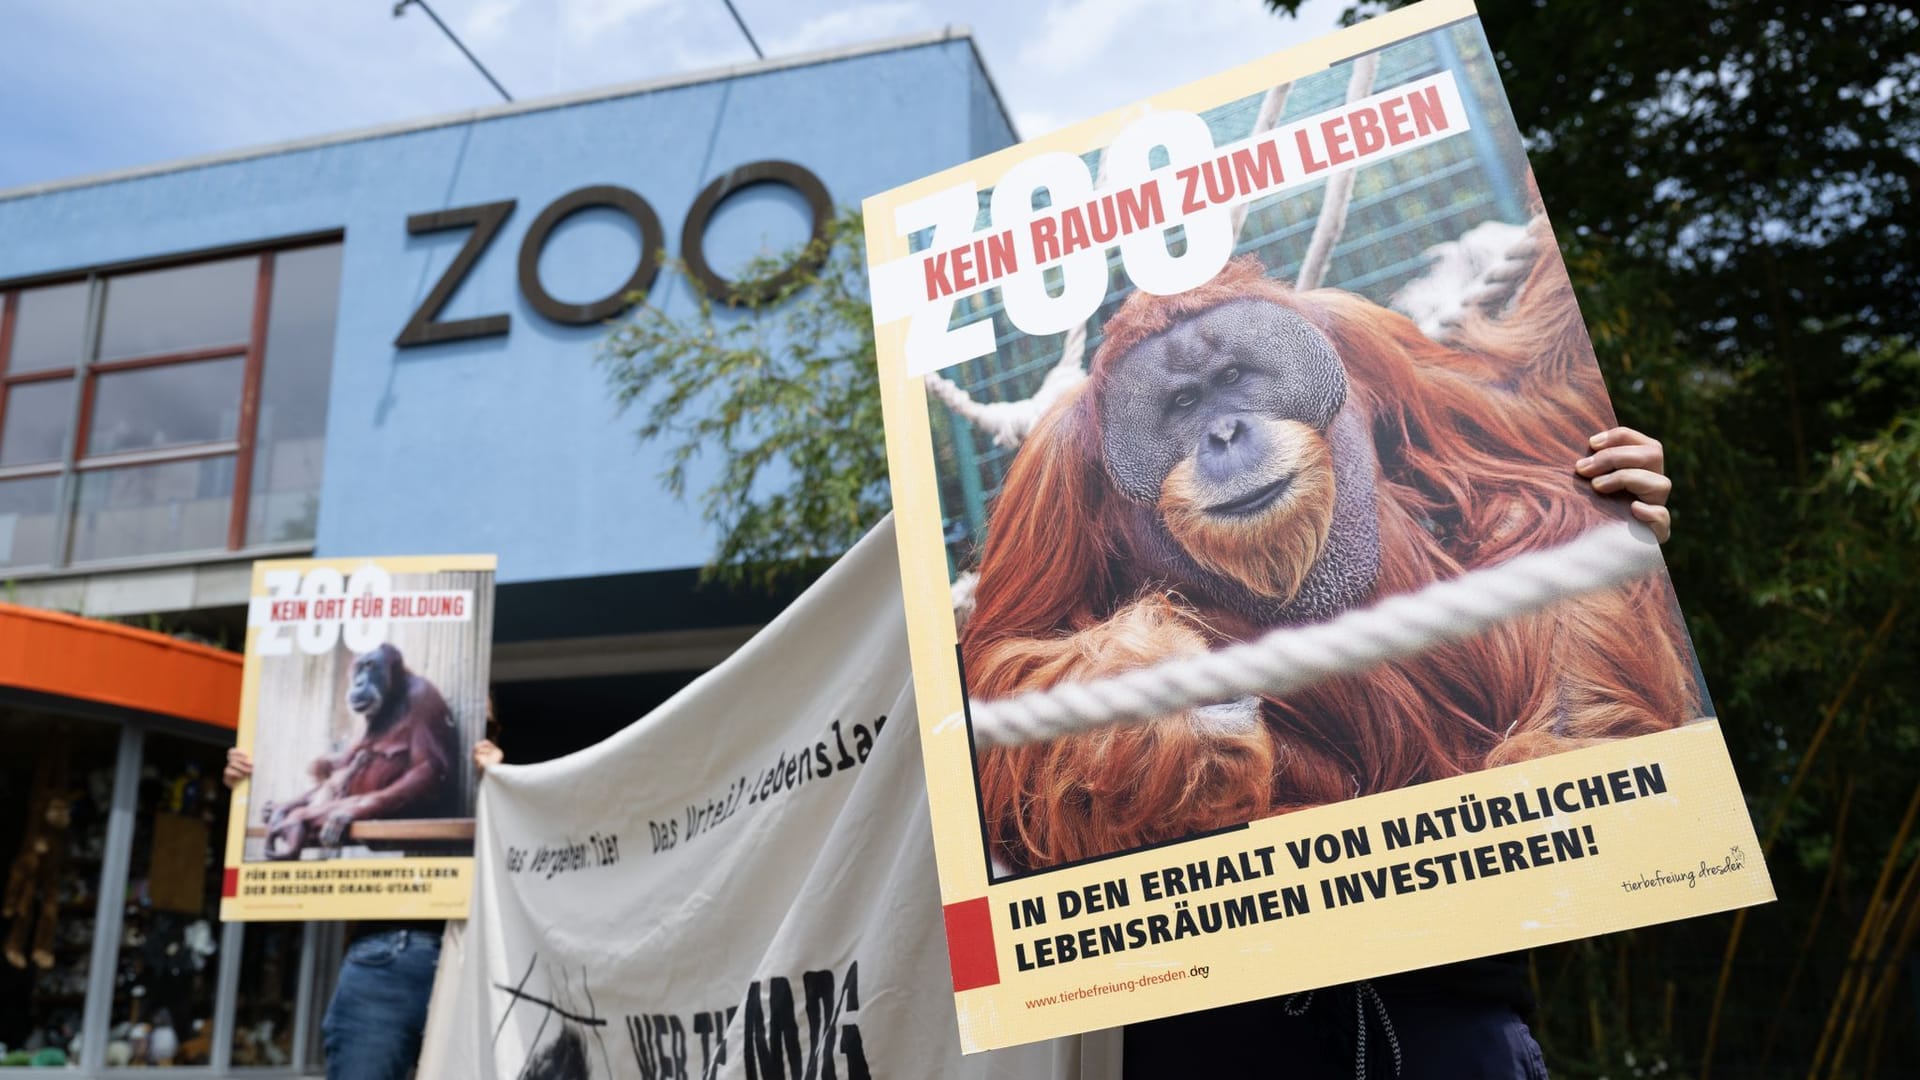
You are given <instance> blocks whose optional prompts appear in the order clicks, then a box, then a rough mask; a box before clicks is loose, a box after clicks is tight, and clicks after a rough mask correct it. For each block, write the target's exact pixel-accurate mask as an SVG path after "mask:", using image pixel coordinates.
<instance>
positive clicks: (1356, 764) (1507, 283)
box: [866, 0, 1771, 1049]
mask: <svg viewBox="0 0 1920 1080" xmlns="http://www.w3.org/2000/svg"><path fill="white" fill-rule="evenodd" d="M1490 55H1491V54H1490V51H1489V50H1488V48H1487V46H1486V43H1485V40H1484V38H1483V37H1482V35H1481V32H1480V28H1479V24H1478V21H1477V19H1476V18H1474V14H1473V9H1472V6H1471V4H1470V3H1467V2H1463V0H1429V2H1428V3H1425V4H1422V5H1419V6H1417V7H1414V8H1410V9H1405V10H1402V11H1400V12H1396V13H1394V14H1392V15H1388V16H1385V17H1382V18H1379V19H1375V20H1372V21H1370V22H1367V23H1364V24H1362V25H1360V26H1357V27H1354V28H1351V29H1349V30H1346V31H1342V32H1341V33H1339V34H1336V35H1332V36H1330V37H1328V38H1326V39H1324V40H1322V41H1320V42H1317V43H1315V44H1313V45H1310V46H1307V47H1304V48H1301V49H1296V50H1293V51H1291V52H1288V53H1284V54H1281V55H1279V56H1276V57H1273V58H1270V59H1269V60H1266V61H1263V62H1260V63H1256V64H1253V65H1249V66H1247V67H1244V68H1241V69H1238V70H1235V71H1232V72H1228V73H1226V74H1223V75H1220V76H1217V77H1215V78H1213V79H1210V80H1207V81H1205V82H1202V83H1198V84H1195V85H1193V86H1189V87H1186V88H1183V89H1181V90H1176V91H1173V92H1171V93H1168V94H1166V95H1163V96H1162V97H1160V98H1157V99H1155V100H1153V101H1152V102H1149V103H1146V104H1145V105H1142V106H1139V107H1135V108H1131V109H1126V110H1121V111H1120V112H1119V113H1116V114H1113V115H1111V116H1108V117H1103V118H1100V119H1097V120H1093V121H1089V122H1087V123H1085V124H1082V125H1080V126H1078V127H1075V128H1071V129H1068V130H1066V131H1063V132H1060V133H1057V134H1055V135H1053V136H1049V137H1048V138H1046V139H1042V140H1038V141H1035V142H1032V143H1028V144H1024V145H1022V146H1019V147H1016V148H1013V149H1011V150H1007V151H1003V152H1001V153H999V154H995V155H993V156H991V157H987V158H983V159H980V160H978V161H975V162H972V163H970V164H968V165H965V166H961V167H959V168H957V169H954V170H950V171H949V172H947V173H943V174H940V175H938V176H935V177H931V178H928V179H926V180H923V181H921V182H919V183H916V184H913V185H909V186H907V187H905V188H902V189H899V190H896V191H894V192H890V193H887V194H885V195H882V196H879V197H877V198H874V199H870V200H868V202H867V204H866V221H867V226H868V230H869V234H868V247H869V254H870V257H871V260H872V263H873V266H874V270H873V280H874V309H875V321H876V327H877V333H878V338H877V341H878V345H879V351H880V363H881V392H882V398H883V402H884V405H885V408H886V421H887V439H888V452H889V456H890V463H891V470H892V479H893V492H894V498H895V506H896V512H897V514H898V518H899V532H898V535H899V543H900V552H901V564H902V574H903V580H904V586H905V592H906V603H907V609H908V623H909V633H910V635H911V645H912V650H913V660H914V676H915V688H916V693H917V696H918V700H919V705H920V715H921V717H922V738H923V742H924V753H925V759H926V768H927V776H928V789H929V799H930V802H931V804H932V811H933V819H934V832H935V840H936V845H937V849H938V860H939V867H940V871H941V884H942V892H943V900H944V904H945V906H946V913H947V925H948V944H949V950H950V959H951V962H952V967H953V975H954V987H955V992H956V1004H957V1006H958V1009H959V1014H960V1027H961V1041H962V1044H963V1046H966V1047H967V1048H969V1049H980V1048H987V1047H994V1046H1004V1045H1008V1044H1012V1043H1018V1042H1023V1041H1027V1040H1032V1039H1039V1038H1045V1037H1049V1036H1052V1035H1057V1034H1061V1033H1066V1032H1074V1031H1083V1030H1088V1029H1091V1028H1096V1027H1109V1026H1113V1025H1115V1024H1118V1023H1124V1022H1130V1021H1135V1020H1142V1019H1147V1018H1151V1017H1155V1016H1162V1015H1167V1014H1170V1013H1177V1012H1183V1011H1187V1010H1191V1009H1196V1008H1202V1007H1206V1006H1211V1005H1220V1004H1226V1003H1230V1002H1236V1001H1243V1000H1248V999H1252V998H1258V997H1268V996H1272V995H1276V994H1280V993H1285V992H1289V991H1295V990H1305V989H1310V988H1314V987H1319V986H1325V985H1329V984H1332V983H1337V982H1344V981H1351V980H1355V979H1362V978H1370V977H1373V976H1378V975H1384V974H1388V973H1392V972H1398V971H1405V970H1409V969H1413V968H1419V967H1425V966H1431V965H1435V964H1441V963H1446V962H1449V961H1456V960H1463V959H1467V958H1471V957H1476V956H1483V955H1487V954H1490V953H1496V952H1506V951H1511V950H1514V949H1518V948H1523V947H1526V946H1528V945H1534V944H1544V943H1548V942H1553V941H1561V940H1566V939H1568V938H1572V937H1579V936H1585V935H1591V934H1597V933H1602V932H1605V931H1610V930H1615V929H1621V928H1624V927H1630V926H1638V925H1645V924H1648V923H1652V922H1658V921H1663V920H1667V919H1674V918H1680V917H1684V916H1687V915H1693V914H1700V913H1703V912H1709V911H1717V910H1724V909H1727V908H1731V907H1738V906H1742V905H1745V904H1752V903H1757V902H1761V901H1764V900H1766V899H1770V898H1771V885H1770V883H1769V881H1768V879H1767V875H1766V871H1765V868H1764V866H1762V865H1760V863H1759V861H1758V860H1757V859H1756V858H1753V857H1752V853H1754V852H1756V851H1757V844H1756V843H1755V841H1754V836H1753V831H1752V826H1751V823H1750V821H1749V820H1748V817H1747V814H1746V809H1745V804H1744V802H1743V800H1742V799H1741V796H1740V792H1739V789H1738V786H1737V784H1736V782H1735V779H1734V776H1733V772H1732V769H1731V766H1730V763H1729V762H1728V759H1727V755H1726V750H1725V746H1724V743H1723V742H1722V740H1721V737H1720V732H1719V728H1718V722H1717V720H1716V719H1715V717H1714V714H1713V708H1712V704H1711V701H1710V699H1709V697H1708V695H1707V692H1706V688H1705V686H1704V685H1703V684H1702V681H1701V679H1700V676H1699V672H1698V667H1697V665H1696V663H1695V661H1694V657H1693V651H1692V646H1691V643H1690V641H1689V640H1688V638H1687V634H1686V631H1685V628H1684V624H1683V623H1682V621H1681V619H1680V616H1679V609H1678V605H1677V602H1676V600H1675V598H1674V595H1673V591H1672V588H1671V585H1670V584H1669V583H1668V581H1667V579H1666V575H1665V573H1664V570H1663V569H1662V568H1661V566H1660V563H1659V560H1658V556H1657V553H1656V551H1655V550H1654V549H1653V547H1652V543H1651V540H1650V539H1648V538H1646V537H1645V535H1644V531H1642V532H1641V533H1640V534H1639V535H1638V536H1636V535H1633V534H1630V533H1629V531H1628V530H1629V525H1628V522H1629V520H1630V518H1631V515H1630V513H1629V509H1628V506H1627V504H1626V502H1625V501H1623V500H1621V499H1618V498H1612V497H1607V496H1605V495H1602V494H1600V493H1598V492H1597V491H1596V490H1595V487H1594V486H1593V485H1592V484H1591V483H1590V482H1589V481H1588V480H1587V479H1585V478H1584V477H1583V476H1582V475H1580V474H1579V473H1577V472H1576V461H1577V460H1579V459H1583V458H1586V457H1588V456H1592V457H1593V458H1594V459H1596V460H1597V461H1599V462H1600V465H1601V466H1602V468H1601V471H1607V470H1611V469H1614V468H1618V467H1621V466H1623V465H1634V464H1646V463H1651V464H1653V466H1654V467H1655V468H1657V467H1658V465H1657V451H1656V450H1655V449H1651V448H1648V447H1646V446H1644V445H1643V444H1642V443H1641V442H1640V441H1639V440H1638V437H1637V436H1634V435H1631V434H1630V433H1624V432H1619V431H1617V430H1616V421H1615V419H1614V417H1613V414H1612V410H1611V408H1610V406H1609V405H1608V402H1607V398H1606V392H1605V388H1604V386H1603V385H1602V383H1601V379H1600V373H1599V370H1598V367H1597V366H1596V364H1595V363H1594V359H1593V353H1592V348H1591V345H1590V343H1589V341H1588V339H1587V337H1586V333H1585V329H1584V327H1583V325H1582V323H1581V320H1580V313H1579V310H1578V307H1577V306H1576V304H1575V300H1574V295H1573V290H1572V286H1571V284H1570V282H1569V280H1568V278H1567V275H1566V271H1565V268H1564V267H1563V266H1562V265H1561V262H1560V260H1559V257H1558V251H1557V247H1556V245H1555V242H1554V238H1553V233H1552V229H1551V227H1550V226H1549V224H1548V222H1547V219H1546V216H1545V213H1544V211H1543V210H1542V208H1541V206H1540V202H1539V196H1538V193H1537V192H1536V191H1535V190H1534V185H1533V182H1532V176H1531V173H1530V172H1529V171H1528V169H1527V165H1526V158H1525V155H1524V152H1523V150H1522V148H1521V145H1520V140H1519V136H1518V132H1517V130H1516V129H1515V126H1514V124H1513V121H1512V118H1511V116H1510V115H1509V113H1508V111H1507V106H1506V103H1505V101H1504V99H1503V98H1502V96H1501V94H1500V88H1499V81H1498V77H1497V74H1496V72H1495V71H1494V68H1493V66H1492V62H1491V59H1490ZM1596 433H1608V434H1607V435H1606V439H1610V440H1612V441H1611V442H1607V441H1606V439H1603V440H1602V441H1599V442H1595V441H1591V440H1594V438H1595V436H1596ZM1596 451H1598V452H1597V453H1596ZM1649 454H1653V455H1654V458H1652V459H1650V461H1649V462H1641V459H1642V458H1646V457H1647V456H1648V455H1649ZM1676 881H1677V882H1679V883H1680V885H1679V887H1675V886H1674V884H1673V883H1674V882H1676Z"/></svg>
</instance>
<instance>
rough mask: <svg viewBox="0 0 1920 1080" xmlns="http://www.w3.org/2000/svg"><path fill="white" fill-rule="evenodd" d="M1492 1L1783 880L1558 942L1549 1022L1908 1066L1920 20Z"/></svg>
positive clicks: (1783, 1070)
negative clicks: (1670, 922)
mask: <svg viewBox="0 0 1920 1080" xmlns="http://www.w3.org/2000/svg"><path fill="white" fill-rule="evenodd" d="M1268 3H1269V6H1270V7H1271V8H1273V9H1275V10H1277V11H1279V12H1282V13H1286V14H1294V13H1297V11H1298V9H1299V7H1300V0H1268ZM1398 6H1401V5H1400V4H1399V3H1397V2H1396V3H1388V2H1381V0H1361V2H1359V3H1357V4H1355V6H1354V7H1353V8H1352V9H1350V10H1349V11H1348V12H1347V15H1346V18H1347V19H1348V20H1349V21H1352V20H1355V19H1359V18H1362V17H1365V16H1368V15H1372V14H1375V13H1377V12H1380V11H1382V10H1385V9H1387V8H1389V7H1398ZM1479 8H1480V13H1481V19H1482V22H1483V25H1484V26H1485V29H1486V33H1487V37H1488V39H1489V41H1490V42H1491V44H1492V46H1493V48H1494V51H1495V56H1496V58H1497V60H1498V62H1499V65H1500V72H1501V76H1502V79H1503V80H1504V82H1505V84H1506V89H1507V94H1508V97H1509V99H1510V100H1511V102H1512V105H1513V111H1514V115H1515V116H1516V117H1517V118H1518V122H1519V124H1520V126H1521V129H1522V134H1523V135H1524V136H1525V138H1526V141H1527V146H1528V150H1529V156H1530V158H1531V160H1532V163H1533V166H1534V170H1535V173H1536V175H1537V177H1538V179H1539V183H1540V188H1541V191H1542V193H1543V195H1544V197H1545V199H1546V203H1547V207H1548V210H1549V212H1550V213H1551V214H1552V215H1553V218H1554V224H1555V227H1556V230H1557V232H1558V234H1559V237H1560V240H1561V243H1562V245H1563V247H1564V249H1565V254H1566V257H1567V262H1568V265H1569V268H1570V269H1571V271H1572V274H1573V277H1574V280H1575V281H1576V283H1578V284H1579V285H1580V287H1581V292H1582V295H1581V303H1582V309H1583V311H1584V313H1585V315H1586V318H1587V322H1588V325H1589V328H1590V329H1591V331H1592V334H1593V338H1594V345H1595V348H1596V351H1597V352H1598V354H1599V358H1600V363H1601V365H1602V367H1603V368H1604V369H1605V370H1606V373H1607V376H1608V384H1609V386H1610V387H1611V389H1612V393H1613V396H1614V401H1615V404H1616V406H1617V408H1618V409H1619V412H1620V414H1621V417H1622V419H1623V420H1624V421H1625V422H1627V423H1629V424H1633V425H1635V426H1638V427H1642V428H1644V429H1646V430H1648V431H1651V432H1654V433H1655V434H1657V435H1658V436H1659V437H1660V438H1661V439H1662V440H1664V441H1665V442H1666V443H1667V446H1668V451H1669V455H1668V456H1669V463H1670V468H1671V471H1672V472H1673V473H1674V474H1675V476H1676V478H1677V479H1676V486H1677V493H1676V496H1675V500H1676V505H1677V509H1676V511H1675V522H1676V532H1675V542H1674V543H1673V544H1672V545H1670V550H1669V552H1668V556H1669V559H1670V561H1671V563H1672V566H1673V575H1674V580H1675V584H1676V587H1677V588H1678V590H1679V593H1680V597H1681V601H1682V603H1683V605H1684V606H1685V608H1686V610H1687V613H1688V617H1689V622H1690V624H1691V627H1692V630H1693V633H1694V638H1695V641H1696V643H1697V645H1698V647H1699V651H1700V654H1701V660H1702V665H1703V667H1704V668H1705V669H1706V673H1707V676H1708V683H1709V685H1710V686H1711V687H1712V688H1713V690H1714V693H1715V696H1716V698H1717V704H1718V706H1719V708H1720V712H1721V713H1722V714H1723V715H1724V716H1726V717H1727V719H1728V723H1727V728H1726V730H1727V737H1728V742H1729V745H1730V748H1731V750H1732V752H1733V754H1734V758H1735V763H1736V766H1737V767H1738V769H1739V771H1740V775H1741V777H1742V780H1743V783H1744V785H1745V789H1746V791H1747V793H1748V795H1749V798H1750V800H1751V802H1752V809H1753V811H1754V814H1755V818H1756V821H1757V822H1758V823H1759V827H1760V831H1761V834H1762V837H1763V840H1764V841H1765V843H1766V845H1767V847H1768V849H1769V852H1770V859H1769V861H1770V864H1771V868H1772V870H1773V873H1774V877H1775V884H1776V886H1777V888H1778V891H1779V894H1780V897H1781V901H1782V902H1781V903H1779V904H1777V905H1774V906H1772V907H1770V908H1766V909H1760V910H1756V911H1753V912H1751V913H1748V914H1744V915H1740V916H1732V917H1726V918H1718V919H1711V920H1694V921H1693V922H1690V923H1685V924H1679V925H1676V926H1670V927H1660V928H1655V929H1653V930H1649V931H1642V932H1638V933H1636V934H1633V935H1619V936H1616V937H1614V938H1611V939H1601V940H1599V941H1594V942H1585V943H1580V944H1579V945H1576V946H1569V947H1566V948H1562V949H1556V950H1546V951H1542V952H1541V953H1540V954H1539V955H1538V956H1537V957H1536V963H1537V965H1538V968H1539V970H1540V972H1541V976H1542V993H1543V1001H1542V1016H1543V1020H1544V1025H1543V1028H1542V1034H1543V1041H1544V1042H1545V1043H1546V1046H1547V1049H1548V1051H1549V1055H1550V1057H1551V1058H1552V1060H1553V1061H1554V1064H1555V1066H1556V1070H1557V1071H1559V1072H1562V1073H1566V1074H1570V1075H1585V1074H1599V1073H1611V1074H1612V1075H1616V1076H1617V1075H1620V1074H1621V1072H1622V1071H1623V1070H1622V1064H1623V1057H1622V1055H1623V1054H1625V1053H1628V1052H1630V1051H1632V1049H1633V1048H1635V1047H1638V1048H1639V1061H1640V1065H1641V1066H1642V1067H1645V1065H1646V1060H1647V1052H1646V1051H1647V1048H1648V1047H1657V1048H1659V1049H1660V1050H1661V1051H1662V1052H1664V1053H1665V1054H1666V1055H1667V1056H1668V1057H1669V1059H1670V1060H1671V1062H1672V1064H1674V1065H1675V1066H1676V1067H1678V1068H1681V1069H1686V1070H1689V1071H1691V1070H1698V1071H1699V1072H1702V1073H1708V1072H1717V1073H1719V1074H1724V1075H1769V1076H1771V1075H1794V1076H1797V1075H1809V1076H1825V1075H1836V1076H1837V1075H1849V1076H1851V1075H1872V1074H1875V1073H1876V1072H1879V1073H1885V1074H1889V1075H1890V1074H1891V1073H1892V1071H1893V1070H1894V1069H1895V1068H1896V1066H1895V1065H1894V1063H1895V1062H1900V1061H1905V1062H1909V1063H1910V1062H1912V1061H1913V1060H1916V1059H1920V1045H1917V1044H1916V1040H1915V1037H1914V1034H1913V1027H1912V1023H1911V1017H1912V1015H1913V1008H1914V1003H1913V1002H1912V1000H1911V999H1910V997H1908V995H1909V994H1910V993H1911V991H1910V990H1908V989H1907V987H1908V986H1910V981H1909V979H1910V976H1909V975H1908V973H1907V971H1906V970H1905V965H1906V963H1907V962H1908V961H1907V958H1908V957H1909V955H1910V954H1911V950H1912V947H1913V945H1914V942H1915V934H1916V931H1920V880H1917V879H1920V874H1916V872H1915V871H1916V866H1917V865H1920V863H1916V859H1915V855H1916V846H1917V841H1916V835H1917V834H1920V830H1916V829H1915V828H1914V827H1913V823H1914V818H1915V810H1916V808H1920V787H1917V786H1916V780H1920V712H1917V711H1916V701H1920V672H1917V671H1916V669H1915V666H1914V665H1913V664H1912V662H1911V658H1912V657H1913V656H1914V655H1915V654H1916V650H1917V649H1920V620H1917V619H1916V618H1915V614H1914V604H1915V600H1916V597H1915V596H1914V595H1913V592H1914V585H1915V578H1916V574H1915V571H1916V567H1917V566H1920V353H1916V349H1915V340H1914V336H1913V335H1914V329H1915V327H1917V326H1920V288H1916V287H1915V285H1914V280H1915V275H1916V272H1920V266H1916V265H1915V263H1916V241H1915V237H1914V229H1915V225H1916V223H1920V215H1917V214H1916V212H1915V197H1916V191H1917V189H1920V153H1916V146H1920V115H1917V114H1916V111H1915V108H1914V105H1915V101H1916V98H1920V17H1916V14H1915V11H1914V9H1913V7H1912V6H1911V5H1907V4H1895V3H1870V2H1869V3H1854V4H1830V3H1807V2H1802V0H1707V2H1694V3H1682V4H1644V3H1632V4H1628V5H1626V6H1621V5H1617V4H1602V3H1598V2H1593V0H1578V2H1558V3H1553V4H1546V3H1541V2H1538V0H1479ZM1716 1066H1717V1068H1716ZM1624 1071H1626V1072H1629V1073H1631V1071H1632V1069H1631V1068H1628V1069H1625V1070H1624Z"/></svg>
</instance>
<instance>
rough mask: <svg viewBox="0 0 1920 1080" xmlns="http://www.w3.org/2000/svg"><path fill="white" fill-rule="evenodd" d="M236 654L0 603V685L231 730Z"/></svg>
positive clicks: (236, 720) (236, 713)
mask: <svg viewBox="0 0 1920 1080" xmlns="http://www.w3.org/2000/svg"><path fill="white" fill-rule="evenodd" d="M240 669H241V659H240V654H239V653H231V652H227V651H226V650H224V649H215V648H211V647H208V646H206V645H194V644H191V643H189V642H185V641H179V640H176V639H174V638H170V637H168V636H166V635H165V634H155V633H151V632H149V631H146V630H135V629H133V628H132V627H128V626H121V625H119V624H117V623H109V622H101V621H99V620H97V619H83V618H80V617H78V616H75V615H63V614H60V613H59V612H55V611H42V610H40V609H38V608H28V607H20V606H18V605H15V604H0V686H6V687H15V688H18V689H21V690H31V691H35V692H37V693H42V694H52V695H56V696H58V697H68V698H77V699H79V700H82V701H93V702H98V703H100V704H103V705H117V706H120V707H122V708H127V709H137V710H139V711H141V712H148V713H159V714H161V715H164V716H175V717H179V718H180V719H183V720H193V721H196V722H198V723H202V724H211V725H213V726H215V727H221V728H226V729H227V730H229V731H232V730H234V729H235V728H237V727H238V726H239V724H240Z"/></svg>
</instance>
